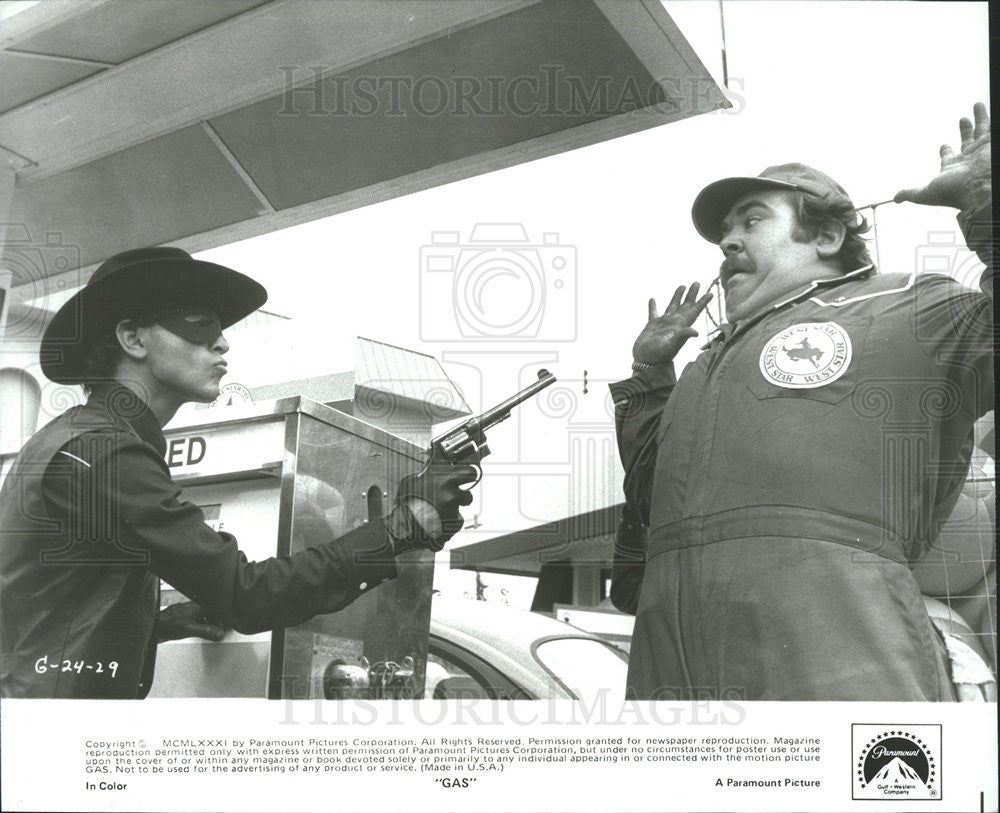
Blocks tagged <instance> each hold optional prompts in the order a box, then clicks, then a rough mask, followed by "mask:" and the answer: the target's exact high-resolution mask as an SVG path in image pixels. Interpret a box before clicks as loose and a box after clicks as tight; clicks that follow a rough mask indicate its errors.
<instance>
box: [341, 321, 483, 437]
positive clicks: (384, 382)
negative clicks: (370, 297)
mask: <svg viewBox="0 0 1000 813" xmlns="http://www.w3.org/2000/svg"><path fill="white" fill-rule="evenodd" d="M355 383H356V385H357V386H358V387H364V388H367V389H370V390H374V391H376V392H379V393H392V394H394V395H398V396H400V397H401V398H403V399H406V400H407V401H412V402H413V403H415V404H420V405H423V406H426V407H427V408H428V410H430V412H429V414H430V413H431V412H432V413H433V417H434V421H435V422H440V421H446V420H450V419H451V418H457V417H460V416H463V415H469V414H470V413H471V410H470V409H469V405H468V404H467V403H466V402H465V398H463V397H462V393H461V392H460V391H459V390H458V388H457V387H456V386H455V385H454V384H453V383H452V381H451V379H450V378H448V374H447V373H446V372H445V371H444V369H443V368H442V367H441V364H440V363H439V362H438V360H437V359H436V358H434V357H433V356H428V355H427V354H425V353H417V352H415V351H413V350H407V349H406V348H403V347H396V346H395V345H392V344H384V343H383V342H376V341H372V340H371V339H365V338H363V337H361V336H359V337H358V360H357V370H356V372H355ZM374 400H376V401H377V400H378V399H374Z"/></svg>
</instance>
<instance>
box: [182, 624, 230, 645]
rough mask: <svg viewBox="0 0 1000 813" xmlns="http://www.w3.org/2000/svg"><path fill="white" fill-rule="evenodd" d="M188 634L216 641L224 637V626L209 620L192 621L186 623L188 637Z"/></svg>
mask: <svg viewBox="0 0 1000 813" xmlns="http://www.w3.org/2000/svg"><path fill="white" fill-rule="evenodd" d="M190 636H195V637H198V638H204V639H205V640H206V641H216V642H218V641H221V640H222V639H223V638H225V637H226V628H225V627H221V626H219V625H218V624H213V623H212V622H211V621H193V622H191V624H190V625H188V637H190Z"/></svg>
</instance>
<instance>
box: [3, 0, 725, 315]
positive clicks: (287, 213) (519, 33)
mask: <svg viewBox="0 0 1000 813" xmlns="http://www.w3.org/2000/svg"><path fill="white" fill-rule="evenodd" d="M0 26H2V28H0V46H2V51H0V72H2V74H3V77H4V81H3V84H2V86H0V215H2V217H0V223H6V224H7V228H6V234H0V240H2V241H3V242H4V259H5V260H7V262H6V266H7V267H8V268H9V270H10V271H11V272H12V274H13V279H12V281H11V284H12V287H13V294H14V298H15V300H21V301H23V300H24V299H26V298H28V296H27V294H28V291H27V290H25V289H24V286H28V287H29V288H31V289H32V291H31V294H32V296H38V295H39V294H40V293H43V292H44V291H40V290H38V286H39V284H40V283H42V288H45V287H47V286H49V287H50V286H52V284H53V283H54V282H56V280H57V278H62V279H60V280H59V282H58V287H62V288H65V287H67V286H68V285H70V284H80V283H82V282H83V281H84V280H85V279H86V277H87V272H88V271H89V270H90V269H92V268H93V267H94V265H95V264H97V263H99V262H100V261H102V260H103V259H105V258H107V257H108V256H110V255H112V254H114V253H116V252H118V251H122V250H124V249H127V248H133V247H135V246H138V245H153V244H162V243H171V244H173V245H179V246H181V247H184V248H186V249H187V250H188V251H199V250H204V249H208V248H211V247H214V246H218V245H223V244H226V243H230V242H233V241H235V240H240V239H245V238H248V237H251V236H255V235H258V234H262V233H266V232H270V231H274V230H276V229H279V228H284V227H287V226H291V225H294V224H297V223H302V222H306V221H310V220H315V219H317V218H320V217H324V216H327V215H331V214H334V213H337V212H341V211H345V210H349V209H353V208H357V207H360V206H364V205H367V204H370V203H374V202H377V201H381V200H386V199H389V198H392V197H396V196H399V195H405V194H408V193H411V192H415V191H418V190H422V189H427V188H430V187H434V186H437V185H440V184H444V183H448V182H450V181H454V180H458V179H461V178H467V177H470V176H474V175H477V174H481V173H485V172H489V171H492V170H496V169H499V168H502V167H508V166H512V165H515V164H519V163H523V162H526V161H530V160H533V159H536V158H540V157H544V156H547V155H553V154H556V153H560V152H564V151H566V150H570V149H574V148H577V147H581V146H585V145H589V144H593V143H596V142H600V141H604V140H607V139H611V138H614V137H617V136H621V135H624V134H627V133H631V132H634V131H638V130H642V129H645V128H649V127H654V126H657V125H661V124H667V123H669V122H672V121H677V120H679V119H683V118H686V117H688V116H691V115H695V114H698V113H703V112H709V111H710V110H713V109H717V108H719V107H726V106H728V102H727V101H726V99H725V97H724V96H723V94H722V92H721V91H720V90H719V88H718V87H717V86H716V84H715V83H714V81H713V80H712V79H711V77H710V75H709V74H708V72H707V71H706V69H705V68H704V66H703V65H702V64H701V62H700V61H699V60H698V58H697V57H696V56H695V54H694V52H693V51H692V49H691V48H690V47H689V45H688V43H687V42H686V41H685V39H684V37H683V36H682V35H681V33H680V31H679V30H678V29H677V27H676V26H675V25H674V24H673V22H672V20H671V19H670V17H669V16H668V15H667V13H666V12H665V11H664V10H663V8H662V6H661V5H660V3H659V2H655V1H654V0H634V2H621V0H516V1H514V0H463V2H460V3H459V2H454V1H453V0H365V2H361V0H357V1H355V0H348V1H346V2H345V1H342V0H272V1H271V2H262V0H200V1H199V2H197V3H191V2H189V0H47V1H46V2H44V3H37V4H35V5H30V6H28V7H27V8H25V9H24V10H23V11H20V12H19V13H16V14H13V15H9V16H5V17H4V18H3V19H2V20H0ZM26 245H27V246H31V247H34V246H39V245H44V246H45V247H47V248H51V247H52V246H53V245H55V246H60V247H62V248H60V249H59V250H58V251H57V252H55V255H54V256H58V257H59V262H52V263H48V262H43V263H41V264H39V263H31V264H28V265H25V264H23V263H18V262H16V260H17V257H18V256H21V255H22V254H23V252H24V250H25V246H26ZM22 266H24V268H22ZM39 266H40V267H39ZM80 268H82V269H83V273H80V271H79V270H78V269H80ZM25 269H27V270H25ZM29 275H30V276H32V277H42V278H44V283H43V282H42V280H41V279H37V278H30V279H29V278H26V277H27V276H29ZM71 278H72V280H71ZM19 288H21V289H22V290H21V291H19V290H18V289H19ZM18 293H20V294H21V296H18Z"/></svg>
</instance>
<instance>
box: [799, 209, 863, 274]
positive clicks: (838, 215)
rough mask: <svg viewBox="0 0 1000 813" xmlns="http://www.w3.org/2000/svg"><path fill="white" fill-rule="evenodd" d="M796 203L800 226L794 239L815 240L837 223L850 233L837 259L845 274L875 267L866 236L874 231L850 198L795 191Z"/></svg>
mask: <svg viewBox="0 0 1000 813" xmlns="http://www.w3.org/2000/svg"><path fill="white" fill-rule="evenodd" d="M792 203H793V205H794V206H795V216H796V219H797V220H798V226H796V227H795V229H793V231H792V239H793V240H798V241H800V242H805V241H808V240H812V239H813V238H814V237H816V235H817V234H819V230H820V228H821V227H822V226H823V224H825V223H829V222H830V221H836V222H838V223H841V224H842V225H843V226H844V229H845V230H846V236H845V237H844V245H843V246H841V248H840V251H839V252H837V255H836V257H835V258H834V259H835V260H836V261H837V262H838V263H839V265H840V270H841V271H843V272H844V273H845V274H847V273H849V272H851V271H856V270H857V269H858V268H862V267H864V266H866V265H872V256H871V254H870V253H869V252H868V241H867V240H866V239H865V238H864V237H862V235H863V234H866V233H867V232H868V231H869V230H870V228H871V227H870V226H869V225H868V221H867V220H866V219H865V218H864V217H862V216H861V215H859V214H858V212H857V210H856V209H855V208H854V204H853V203H851V201H850V200H848V199H847V198H832V199H831V198H818V197H816V196H815V195H809V194H806V193H805V192H793V193H792Z"/></svg>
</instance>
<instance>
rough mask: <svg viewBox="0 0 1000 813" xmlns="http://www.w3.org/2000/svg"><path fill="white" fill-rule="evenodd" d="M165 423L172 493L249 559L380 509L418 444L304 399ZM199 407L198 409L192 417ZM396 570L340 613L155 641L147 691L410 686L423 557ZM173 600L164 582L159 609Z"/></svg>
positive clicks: (424, 589) (425, 613) (415, 460)
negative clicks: (219, 636)
mask: <svg viewBox="0 0 1000 813" xmlns="http://www.w3.org/2000/svg"><path fill="white" fill-rule="evenodd" d="M195 414H196V415H197V419H196V420H195V421H189V422H188V424H187V425H184V426H178V427H172V428H168V430H167V431H166V432H165V433H164V434H165V436H166V440H167V453H166V461H167V464H168V465H169V466H170V468H171V473H172V475H173V478H174V480H175V481H176V482H177V483H178V485H180V486H181V487H182V488H183V489H184V492H183V498H184V499H186V500H189V501H191V502H194V503H195V504H197V505H199V506H201V507H202V509H203V511H204V512H205V515H206V519H207V521H208V522H209V523H210V524H211V525H213V526H214V527H215V528H216V530H224V531H228V532H230V533H232V534H233V535H234V536H235V537H236V539H237V540H238V542H239V545H240V549H241V550H242V551H243V552H244V553H245V554H246V556H247V558H248V559H249V560H251V561H254V560H260V559H264V558H268V557H271V556H284V555H288V554H294V553H297V552H299V551H302V550H304V549H306V548H307V547H309V546H310V545H315V544H317V543H319V542H324V541H327V540H329V539H332V538H335V537H337V536H340V535H342V534H343V533H345V532H347V531H349V530H351V529H352V528H355V527H357V526H359V525H361V524H363V523H365V522H368V521H370V520H371V519H373V518H377V517H379V516H381V515H382V514H383V513H384V512H385V511H386V510H387V508H388V506H389V505H391V501H392V499H393V497H394V489H395V488H396V485H397V484H398V482H399V479H400V478H401V477H402V476H403V475H405V474H408V473H411V472H415V471H418V470H419V469H420V468H421V466H422V465H423V462H424V460H425V456H426V452H425V450H424V449H423V448H421V447H419V446H417V445H414V444H413V443H411V442H410V441H408V440H405V439H403V438H400V437H397V436H395V435H393V434H391V433H389V432H387V431H386V430H384V429H381V428H379V427H376V426H373V425H371V424H368V423H365V422H364V421H361V420H359V419H357V418H355V417H353V416H350V415H347V414H344V413H342V412H340V411H338V410H336V409H332V408H330V407H327V406H324V405H322V404H318V403H316V402H314V401H311V400H309V399H307V398H304V397H296V398H285V399H281V400H278V401H273V402H269V403H265V404H258V405H253V406H250V407H241V408H235V407H231V408H214V409H211V410H203V411H199V412H197V413H195ZM203 416H205V417H204V418H203ZM397 563H398V574H399V575H398V577H397V578H396V579H394V580H391V581H388V582H385V583H383V584H381V585H379V586H378V587H376V588H374V589H372V590H369V591H368V592H366V593H365V594H363V595H362V596H361V597H360V598H359V599H358V600H357V601H355V602H354V603H353V604H352V605H350V606H348V607H346V608H345V609H343V610H341V611H339V612H336V613H331V614H327V615H320V616H316V617H315V618H313V619H311V620H310V621H307V622H305V623H303V624H300V625H298V626H295V627H288V628H283V629H276V630H274V631H272V632H269V633H261V634H256V635H241V634H239V633H236V632H229V633H228V634H227V636H226V638H225V639H224V640H223V641H221V642H218V643H214V642H209V641H203V640H201V639H196V638H189V639H185V640H181V641H171V642H167V643H164V644H161V645H160V647H159V652H158V655H157V666H156V678H155V681H154V683H153V687H152V691H151V693H150V696H159V697H269V698H315V697H327V698H341V697H365V698H383V697H385V698H403V697H419V696H420V695H421V693H422V691H423V680H424V672H425V667H426V660H427V639H428V627H429V624H430V598H431V586H432V581H433V567H434V557H433V554H431V553H429V552H413V553H409V554H405V555H403V556H401V557H399V558H398V559H397ZM182 600H184V597H183V596H181V595H180V594H178V593H177V592H176V591H174V590H173V589H172V588H170V586H169V585H167V584H164V585H163V602H162V603H163V604H169V603H172V602H174V601H182Z"/></svg>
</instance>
